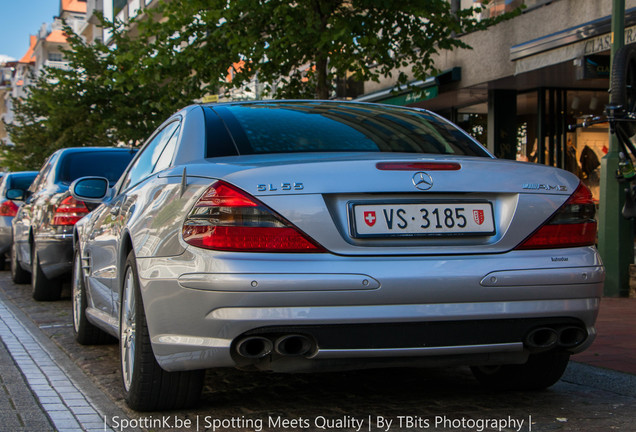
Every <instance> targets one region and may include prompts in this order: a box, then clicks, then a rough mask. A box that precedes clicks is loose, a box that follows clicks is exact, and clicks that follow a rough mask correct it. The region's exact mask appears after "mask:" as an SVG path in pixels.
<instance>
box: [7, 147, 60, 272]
mask: <svg viewBox="0 0 636 432" xmlns="http://www.w3.org/2000/svg"><path fill="white" fill-rule="evenodd" d="M58 159H59V155H58V153H54V154H53V155H52V156H51V157H49V159H48V160H47V161H46V162H45V163H44V165H43V166H42V168H41V169H40V172H39V173H38V175H37V177H36V178H35V180H34V181H33V183H32V184H31V187H29V189H28V197H27V198H26V200H25V202H24V204H23V205H22V206H21V207H20V209H19V210H18V214H17V215H16V217H15V218H14V219H13V241H14V243H15V250H16V253H17V256H18V261H19V262H21V263H22V264H23V266H25V267H26V268H28V269H29V271H30V268H31V244H30V235H31V227H32V226H33V224H34V220H33V219H34V217H35V214H34V212H35V207H36V204H37V203H38V200H41V197H42V195H43V194H44V193H45V191H46V188H47V186H48V185H49V177H51V176H52V175H53V167H54V165H55V163H56V161H57V160H58Z"/></svg>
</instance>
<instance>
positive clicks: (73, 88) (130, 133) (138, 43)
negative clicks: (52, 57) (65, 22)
mask: <svg viewBox="0 0 636 432" xmlns="http://www.w3.org/2000/svg"><path fill="white" fill-rule="evenodd" d="M102 24H103V26H104V27H105V28H106V29H107V30H109V31H110V32H111V34H112V37H111V44H110V45H108V46H107V45H105V44H103V43H99V42H98V43H96V44H87V43H86V42H84V41H83V40H82V38H81V37H80V36H78V35H77V34H74V33H73V32H72V29H70V28H69V27H66V28H65V32H66V34H67V38H68V42H69V49H68V50H64V55H65V59H66V60H67V61H68V62H69V67H68V68H66V69H56V68H45V69H44V71H43V72H42V73H41V74H40V75H39V77H38V78H37V79H36V81H35V84H34V85H32V86H30V87H29V88H28V89H27V95H26V97H25V98H24V99H14V100H13V105H14V113H15V121H14V123H13V124H10V125H7V130H8V132H9V134H10V136H11V141H12V142H13V143H14V144H15V146H14V147H7V148H5V149H4V150H3V155H4V165H5V167H6V168H8V169H10V170H22V169H38V168H39V167H40V166H41V164H42V163H43V162H44V160H45V159H46V157H48V155H50V154H51V153H52V152H53V151H55V150H57V149H60V148H63V147H76V146H79V147H82V146H99V145H106V146H109V145H115V144H122V143H124V144H129V145H137V144H139V143H141V142H143V140H145V139H146V138H147V137H148V136H149V135H150V134H151V133H152V131H153V130H154V129H155V128H156V127H157V126H158V125H159V124H160V123H161V122H162V121H163V120H165V119H166V118H167V117H168V116H169V115H171V114H172V113H173V112H175V111H176V110H177V109H179V108H181V107H183V106H185V105H187V104H190V103H192V102H193V101H194V100H195V99H197V98H199V97H201V95H202V94H203V92H204V91H206V86H205V85H204V84H203V83H201V82H200V81H199V80H198V77H197V76H196V75H193V74H192V72H191V69H189V68H187V67H184V66H183V65H184V64H187V63H188V60H187V59H186V58H185V56H183V55H182V53H180V52H178V51H177V50H164V49H162V47H163V46H164V45H165V44H166V41H164V40H161V41H152V40H149V37H147V36H146V35H144V34H141V35H135V36H134V37H133V36H132V35H131V34H130V33H129V32H127V29H126V28H125V27H123V26H122V25H121V23H108V22H106V21H103V23H102ZM155 45H156V46H157V47H158V48H155Z"/></svg>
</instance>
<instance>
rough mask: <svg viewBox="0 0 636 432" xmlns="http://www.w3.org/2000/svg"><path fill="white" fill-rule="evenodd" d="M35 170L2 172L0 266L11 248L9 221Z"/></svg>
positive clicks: (0, 189)
mask: <svg viewBox="0 0 636 432" xmlns="http://www.w3.org/2000/svg"><path fill="white" fill-rule="evenodd" d="M37 174H38V172H37V171H19V172H10V173H6V174H4V176H3V177H2V180H1V181H0V267H1V268H4V264H5V259H6V255H7V252H9V251H10V250H11V244H12V243H13V236H12V234H11V222H12V221H13V218H14V217H15V215H16V214H17V213H18V209H19V208H20V206H21V205H22V204H23V202H24V201H22V200H20V199H12V197H14V198H15V197H18V198H20V197H23V196H24V195H25V193H26V190H27V189H28V188H29V186H31V183H33V179H35V176H36V175H37Z"/></svg>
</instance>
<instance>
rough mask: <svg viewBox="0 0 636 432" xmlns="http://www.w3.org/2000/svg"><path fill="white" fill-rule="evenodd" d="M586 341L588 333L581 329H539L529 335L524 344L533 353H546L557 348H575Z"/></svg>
mask: <svg viewBox="0 0 636 432" xmlns="http://www.w3.org/2000/svg"><path fill="white" fill-rule="evenodd" d="M586 339H587V332H586V331H585V329H583V328H581V327H576V326H565V327H559V328H552V327H538V328H536V329H534V330H531V331H530V332H529V333H528V335H527V336H526V338H525V341H524V342H525V344H526V346H527V347H528V348H530V350H532V351H546V350H549V349H552V348H555V347H562V348H574V347H577V346H579V345H581V344H582V343H583V342H585V340H586Z"/></svg>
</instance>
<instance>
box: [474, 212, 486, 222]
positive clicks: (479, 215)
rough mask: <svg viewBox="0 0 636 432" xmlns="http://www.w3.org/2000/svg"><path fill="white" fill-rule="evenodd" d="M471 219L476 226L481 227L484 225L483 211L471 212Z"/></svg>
mask: <svg viewBox="0 0 636 432" xmlns="http://www.w3.org/2000/svg"><path fill="white" fill-rule="evenodd" d="M473 219H474V220H475V223H476V224H477V225H481V224H483V223H484V219H485V218H484V211H483V210H473Z"/></svg>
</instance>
